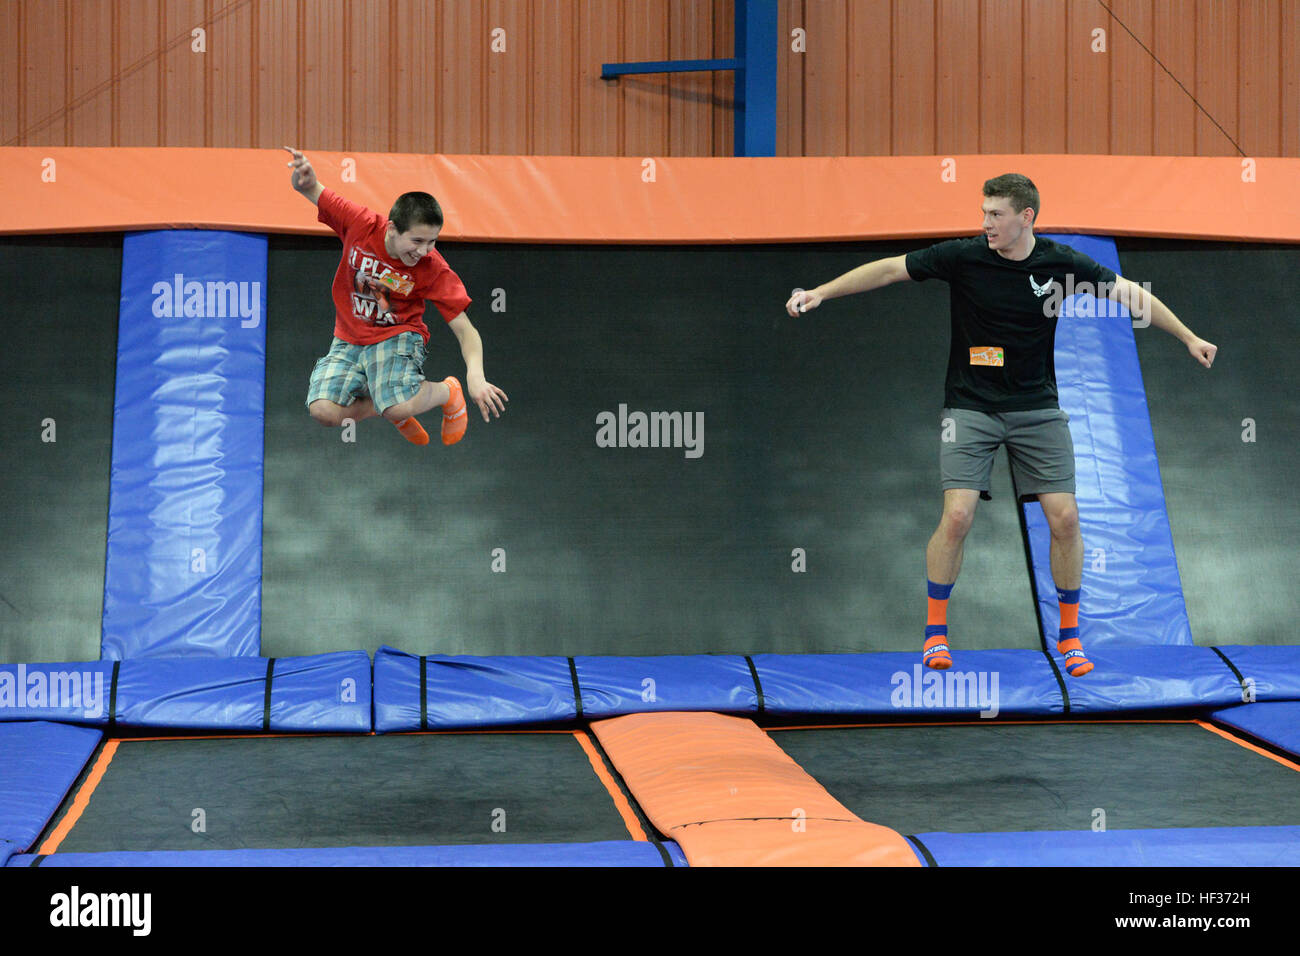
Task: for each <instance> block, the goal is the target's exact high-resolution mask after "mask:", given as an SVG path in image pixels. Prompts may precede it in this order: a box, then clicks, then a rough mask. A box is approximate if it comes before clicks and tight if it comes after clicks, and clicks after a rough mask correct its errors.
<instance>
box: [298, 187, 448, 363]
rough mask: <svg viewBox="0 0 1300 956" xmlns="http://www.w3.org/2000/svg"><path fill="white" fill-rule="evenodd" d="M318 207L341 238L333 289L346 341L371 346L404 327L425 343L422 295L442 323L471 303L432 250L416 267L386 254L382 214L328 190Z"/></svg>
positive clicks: (337, 323)
mask: <svg viewBox="0 0 1300 956" xmlns="http://www.w3.org/2000/svg"><path fill="white" fill-rule="evenodd" d="M316 210H317V211H316V218H317V219H318V220H319V221H321V222H323V223H325V225H327V226H329V227H330V228H331V229H333V230H334V231H335V232H336V233H338V235H339V238H340V239H342V240H343V259H342V261H340V262H339V269H338V272H336V273H334V286H333V294H334V334H335V335H336V336H338V337H339V338H340V339H342V340H343V341H344V342H351V343H352V344H353V345H373V344H374V343H376V342H382V341H383V340H384V339H388V338H392V337H393V336H394V335H399V334H401V333H402V332H418V333H419V334H420V336H421V337H422V338H423V339H424V341H426V342H428V341H429V329H428V327H427V326H425V324H424V301H425V300H426V299H428V300H429V301H431V302H432V303H433V304H434V305H435V306H437V307H438V311H439V312H440V313H442V319H443V321H444V322H450V321H451V320H452V319H454V318H456V316H458V315H460V314H461V313H462V312H464V311H465V309H466V308H468V307H469V304H470V301H471V300H470V297H469V294H468V293H467V292H466V291H465V285H464V283H462V282H461V281H460V276H458V275H456V273H454V272H452V271H451V267H450V266H449V265H447V260H445V259H444V258H443V257H442V256H440V255H439V254H438V251H437V250H436V249H432V250H430V251H429V254H428V255H426V256H425V257H424V258H423V259H421V260H420V261H419V263H417V264H416V265H415V267H414V268H412V267H410V266H407V265H405V264H403V263H401V262H399V261H397V260H395V259H393V258H391V257H390V256H389V255H388V250H387V249H386V248H385V247H384V231H385V229H386V228H387V226H388V220H387V219H386V218H385V217H384V216H381V215H380V214H379V213H377V212H373V211H372V210H369V209H367V208H366V207H365V206H360V205H357V204H356V203H354V202H349V201H348V200H346V199H344V198H343V197H342V196H340V195H339V194H338V193H336V192H334V191H333V190H330V189H326V190H323V191H322V192H321V194H320V198H319V199H318V200H317V203H316Z"/></svg>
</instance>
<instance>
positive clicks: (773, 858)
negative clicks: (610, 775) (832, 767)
mask: <svg viewBox="0 0 1300 956" xmlns="http://www.w3.org/2000/svg"><path fill="white" fill-rule="evenodd" d="M592 730H593V731H594V732H595V734H596V736H597V738H599V740H600V742H601V744H602V745H603V746H604V748H605V751H606V753H608V754H609V758H610V760H612V761H613V762H614V766H615V767H617V768H618V771H619V773H620V774H622V776H623V780H624V781H625V782H626V783H627V786H628V789H630V790H631V791H632V794H633V796H635V797H636V799H637V802H638V803H640V804H641V808H642V809H643V810H644V811H645V812H646V815H647V816H648V817H649V818H650V820H651V821H652V822H653V823H654V825H655V826H656V827H658V828H659V830H660V832H662V833H663V834H665V835H666V836H667V837H668V838H669V839H671V840H675V841H676V842H677V843H678V845H679V846H681V848H682V852H683V853H685V854H686V859H687V860H688V861H689V862H690V864H691V865H692V866H920V865H921V864H920V861H919V860H918V859H917V857H916V854H915V853H913V852H912V849H911V847H910V846H909V844H908V843H907V841H906V840H905V839H903V837H902V836H901V835H899V834H898V833H896V832H894V831H893V830H891V829H889V828H888V827H882V826H878V825H876V824H874V823H867V822H865V821H863V820H861V819H859V818H858V817H856V816H854V815H853V814H852V813H851V812H850V811H849V810H848V808H847V807H845V806H844V805H843V804H842V803H840V802H839V801H838V800H836V799H835V798H834V797H832V796H831V795H830V794H829V793H827V792H826V789H825V788H824V787H822V785H821V784H819V783H818V782H817V781H816V780H814V779H813V778H812V777H811V776H809V775H808V773H807V772H806V771H805V770H804V769H803V768H802V767H800V766H799V765H798V764H797V763H795V762H794V760H793V759H791V757H790V756H789V755H788V754H787V753H786V752H785V751H784V750H782V749H781V748H780V747H778V746H777V744H776V742H775V741H773V740H772V738H771V737H769V736H768V735H767V734H765V733H764V732H763V731H762V730H760V729H759V728H758V726H757V725H756V724H755V723H754V722H753V721H752V720H745V719H744V718H740V717H726V716H723V715H722V714H708V713H704V714H699V713H662V714H631V715H629V716H626V717H613V718H610V719H609V720H599V721H595V722H594V723H593V724H592Z"/></svg>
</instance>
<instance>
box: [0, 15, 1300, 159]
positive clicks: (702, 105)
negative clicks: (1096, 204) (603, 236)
mask: <svg viewBox="0 0 1300 956" xmlns="http://www.w3.org/2000/svg"><path fill="white" fill-rule="evenodd" d="M1112 13H1113V16H1112ZM733 16H734V0H438V2H427V0H312V2H306V0H5V2H4V3H0V83H2V84H3V89H4V96H3V97H0V143H2V144H5V145H44V144H49V145H61V146H74V145H81V146H258V147H274V146H278V145H280V144H282V143H288V142H291V143H296V144H300V145H302V146H303V147H304V148H307V149H312V148H317V149H323V148H328V149H339V150H357V151H376V152H421V153H520V154H539V155H588V156H606V155H633V156H637V155H660V156H663V155H669V156H727V155H730V153H731V148H732V145H731V144H732V104H733V97H734V83H733V80H732V77H731V75H730V74H729V73H694V74H677V75H673V76H663V75H659V76H636V77H625V78H622V79H620V80H617V81H605V80H601V79H600V65H601V63H602V62H618V61H627V60H654V59H704V58H710V57H725V56H730V55H731V54H732V52H733V36H732V32H733ZM779 23H780V30H781V37H780V43H781V47H780V54H779V56H778V106H777V151H778V153H779V154H781V155H794V156H797V155H891V154H892V155H905V154H927V155H929V154H949V153H952V154H958V153H1022V152H1024V153H1041V152H1072V153H1120V154H1178V155H1204V156H1217V155H1232V154H1234V153H1236V151H1237V148H1236V146H1234V145H1233V144H1234V142H1235V143H1236V144H1238V145H1239V146H1240V148H1241V150H1242V151H1244V152H1245V153H1246V154H1247V155H1252V156H1277V155H1282V156H1298V155H1300V0H1104V2H1103V0H783V2H782V3H781V4H780V20H779ZM196 28H202V29H203V30H204V31H205V33H204V36H203V37H202V41H201V42H202V46H203V50H202V51H199V50H197V49H196V47H197V46H198V45H199V44H200V41H199V40H198V39H196V38H195V36H194V34H193V31H194V30H195V29H196ZM1096 31H1104V36H1103V35H1102V34H1100V33H1097V32H1096ZM1103 42H1104V45H1105V49H1104V51H1102V50H1100V49H1094V48H1095V47H1100V45H1101V44H1102V43H1103ZM801 45H802V50H801V49H799V47H800V46H801ZM1157 61H1158V62H1157ZM1198 104H1199V106H1198ZM1220 127H1221V128H1220Z"/></svg>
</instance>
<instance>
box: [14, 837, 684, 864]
mask: <svg viewBox="0 0 1300 956" xmlns="http://www.w3.org/2000/svg"><path fill="white" fill-rule="evenodd" d="M662 846H663V847H664V849H665V850H666V851H667V852H668V854H669V858H670V859H671V861H672V863H671V865H672V866H675V867H676V866H686V865H687V863H686V856H685V854H683V853H682V851H681V848H680V847H679V846H678V845H677V844H676V843H664V844H662ZM37 859H38V858H37V857H36V856H35V855H34V854H21V855H18V856H14V857H12V858H11V859H10V860H9V864H8V865H9V866H31V865H32V864H33V863H35V862H36V861H37ZM40 865H41V866H42V867H47V866H77V867H82V866H93V867H99V866H660V867H662V866H668V865H669V864H668V863H666V862H665V861H664V858H663V856H662V855H661V854H660V853H659V850H658V849H657V848H656V847H655V845H654V844H653V843H647V842H645V841H633V840H617V841H613V840H612V841H608V842H603V843H515V844H502V845H500V846H475V845H461V846H375V847H368V846H347V847H327V848H321V849H279V850H155V851H147V852H136V853H131V852H117V853H55V854H53V855H51V856H47V857H45V858H44V859H42V860H40Z"/></svg>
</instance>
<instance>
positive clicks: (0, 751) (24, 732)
mask: <svg viewBox="0 0 1300 956" xmlns="http://www.w3.org/2000/svg"><path fill="white" fill-rule="evenodd" d="M102 737H103V734H101V733H100V732H99V731H98V730H93V729H91V728H89V727H72V726H68V725H66V724H54V723H49V722H46V721H33V722H30V723H6V724H0V841H8V842H9V843H11V844H12V847H11V848H10V852H13V851H17V850H25V849H27V847H29V846H31V844H32V843H33V842H35V841H36V839H37V838H38V837H39V836H40V835H41V831H42V830H43V829H45V824H47V823H48V822H49V820H50V817H51V816H52V815H53V814H54V811H55V810H57V809H58V808H59V804H61V803H62V802H63V798H64V796H65V795H66V794H67V792H68V788H69V787H71V786H72V784H73V783H74V782H75V781H76V779H77V776H78V774H80V773H81V769H82V767H84V766H85V765H86V761H87V760H89V759H90V755H91V754H92V753H94V750H95V747H97V746H98V745H99V741H100V739H101V738H102ZM3 853H5V848H4V845H3V844H0V854H3Z"/></svg>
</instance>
